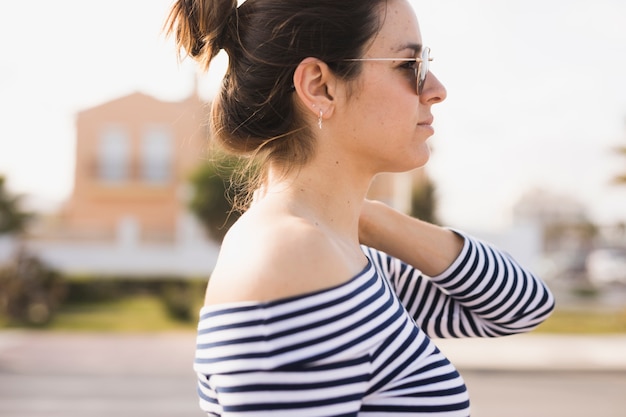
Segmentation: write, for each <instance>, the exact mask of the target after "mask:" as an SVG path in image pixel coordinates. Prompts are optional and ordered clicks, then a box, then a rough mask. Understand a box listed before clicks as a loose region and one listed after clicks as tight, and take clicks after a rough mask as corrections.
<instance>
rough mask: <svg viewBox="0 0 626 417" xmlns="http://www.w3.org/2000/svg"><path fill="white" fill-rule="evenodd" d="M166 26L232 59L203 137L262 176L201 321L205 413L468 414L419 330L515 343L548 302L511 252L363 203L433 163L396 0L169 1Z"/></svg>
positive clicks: (413, 25) (433, 96)
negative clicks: (381, 185) (386, 177)
mask: <svg viewBox="0 0 626 417" xmlns="http://www.w3.org/2000/svg"><path fill="white" fill-rule="evenodd" d="M168 25H169V26H168V28H169V31H170V32H171V33H175V35H176V38H177V42H178V46H179V47H180V48H182V49H184V50H185V51H186V53H188V54H189V55H191V56H193V57H194V58H196V59H198V60H199V61H200V62H202V63H203V64H204V65H205V66H208V65H209V63H210V61H211V59H212V58H213V57H214V56H215V55H216V53H217V52H218V51H219V50H221V49H224V50H225V51H226V52H227V53H228V55H229V58H230V60H229V66H228V70H227V73H226V76H225V78H224V81H223V85H222V89H221V92H220V94H219V95H218V97H217V98H216V99H215V101H214V103H213V109H212V115H211V124H212V129H213V137H214V139H215V140H217V141H218V142H219V143H220V144H221V145H223V146H224V147H225V148H226V149H227V150H229V151H231V152H233V153H235V154H238V155H244V156H252V157H255V158H256V159H255V160H257V161H260V162H258V163H259V164H260V166H261V168H262V169H261V173H260V176H259V181H258V182H256V183H255V184H254V186H253V187H252V188H253V189H256V192H255V198H254V202H253V204H252V205H251V206H250V207H249V209H247V210H246V211H245V213H244V214H243V215H242V216H241V218H240V219H239V220H238V221H237V222H236V223H235V225H234V226H233V227H232V228H231V229H230V230H229V231H228V233H227V235H226V237H225V238H224V241H223V244H222V248H221V251H220V255H219V259H218V261H217V264H216V266H215V270H214V272H213V274H212V276H211V280H210V282H209V285H208V288H207V292H206V302H205V306H204V307H203V309H202V311H201V317H200V323H199V331H198V346H197V355H196V361H195V369H196V371H197V372H198V376H199V388H198V392H199V395H200V403H201V407H202V408H203V409H204V410H205V411H206V412H207V413H208V414H210V415H221V416H239V415H242V416H244V415H245V416H259V415H263V416H265V415H271V416H356V415H359V416H361V415H363V416H382V415H385V416H392V415H394V416H395V415H411V416H417V415H441V416H467V415H468V414H469V399H468V395H467V390H466V388H465V385H464V383H463V380H462V378H461V377H460V376H459V374H458V372H457V371H456V370H455V369H454V367H453V366H452V365H451V364H450V362H449V361H448V360H447V359H446V358H445V357H444V356H443V355H442V354H441V352H439V350H438V349H437V347H436V346H435V344H434V343H433V342H432V341H431V339H430V337H469V336H485V337H491V336H500V335H509V334H514V333H519V332H525V331H528V330H531V329H532V328H534V327H536V326H537V325H538V324H539V323H541V322H542V321H543V320H545V319H546V318H547V316H548V315H549V313H550V311H551V310H552V308H553V298H552V295H551V294H550V293H549V291H548V290H547V289H546V288H545V286H544V285H543V283H542V282H541V281H539V280H538V279H537V278H535V277H534V276H533V275H532V274H531V273H530V272H528V271H527V270H524V269H523V268H522V267H520V266H519V265H518V264H517V263H515V261H513V260H512V259H511V258H510V257H509V256H507V255H506V254H504V253H502V252H499V251H497V250H496V249H494V248H492V247H490V246H488V245H487V244H485V243H481V242H479V241H477V240H474V239H472V238H471V237H469V236H466V235H464V234H462V233H460V232H455V231H451V230H449V229H445V228H440V227H437V226H434V225H431V224H428V223H425V222H422V221H420V220H418V219H414V218H411V217H409V216H406V215H404V214H401V213H399V212H397V211H395V210H393V209H391V208H390V207H388V206H386V205H384V204H382V203H379V202H374V201H368V200H366V198H365V196H366V193H367V190H368V187H369V184H370V182H371V181H372V178H373V177H374V176H375V175H376V174H378V173H380V172H400V171H406V170H410V169H413V168H417V167H420V166H422V165H424V164H425V163H426V161H427V160H428V158H429V150H428V146H427V144H426V141H427V139H428V138H429V137H430V136H431V135H432V134H433V128H432V123H433V116H432V113H431V107H432V106H433V104H436V103H439V102H441V101H442V100H444V99H445V97H446V91H445V89H444V87H443V85H442V84H441V83H440V82H439V80H438V79H437V78H436V77H435V75H434V74H433V73H432V72H429V70H428V64H429V60H430V58H429V49H428V48H426V47H425V46H424V45H423V43H422V38H421V34H420V30H419V27H418V22H417V19H416V17H415V14H414V11H413V9H412V7H411V6H410V4H409V3H408V2H407V1H406V0H370V1H366V0H342V1H338V0H315V1H310V0H248V1H246V2H244V3H243V4H242V5H241V6H240V7H239V8H237V2H236V1H234V0H221V1H218V0H205V1H201V0H186V1H183V0H179V1H178V2H177V3H176V4H175V5H174V8H173V9H172V12H171V14H170V16H169V20H168Z"/></svg>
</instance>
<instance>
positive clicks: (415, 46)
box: [394, 42, 422, 55]
mask: <svg viewBox="0 0 626 417" xmlns="http://www.w3.org/2000/svg"><path fill="white" fill-rule="evenodd" d="M407 49H410V50H412V51H413V52H414V53H415V55H417V54H418V53H420V52H421V50H422V44H421V43H414V42H408V43H404V44H402V45H400V46H398V47H397V48H395V49H394V52H402V51H404V50H407Z"/></svg>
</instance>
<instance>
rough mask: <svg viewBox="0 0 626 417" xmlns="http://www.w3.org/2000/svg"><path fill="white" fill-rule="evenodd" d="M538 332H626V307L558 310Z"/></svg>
mask: <svg viewBox="0 0 626 417" xmlns="http://www.w3.org/2000/svg"><path fill="white" fill-rule="evenodd" d="M535 331H536V332H539V333H556V334H620V333H621V334H626V308H624V309H622V310H621V311H620V310H556V311H555V312H554V313H553V314H552V316H550V318H549V319H548V320H546V321H545V322H544V323H542V324H541V325H540V326H539V327H538V328H537V330H535Z"/></svg>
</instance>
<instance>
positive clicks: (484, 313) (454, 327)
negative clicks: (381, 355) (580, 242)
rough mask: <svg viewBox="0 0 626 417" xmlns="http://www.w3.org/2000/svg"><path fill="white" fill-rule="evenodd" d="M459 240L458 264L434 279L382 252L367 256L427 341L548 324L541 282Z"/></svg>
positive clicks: (549, 299) (504, 258) (491, 251)
mask: <svg viewBox="0 0 626 417" xmlns="http://www.w3.org/2000/svg"><path fill="white" fill-rule="evenodd" d="M457 233H458V232H457ZM459 234H460V233H459ZM461 236H463V237H464V239H465V242H464V246H463V249H462V251H461V253H460V254H459V256H458V258H457V259H456V260H455V261H454V262H453V263H452V265H450V266H449V267H448V268H447V269H446V270H445V271H444V272H443V273H441V274H440V275H438V276H434V277H427V276H425V275H423V274H422V273H421V272H420V271H419V270H417V269H415V268H413V267H411V266H409V265H406V264H405V263H403V262H401V261H399V260H398V259H395V258H392V257H390V256H387V255H386V254H384V253H382V252H378V251H376V250H373V249H369V248H368V249H367V251H368V253H369V256H370V258H371V259H372V260H373V261H374V263H375V264H376V265H377V266H378V267H379V268H380V269H381V270H382V273H383V274H384V275H386V276H387V278H388V279H389V280H390V281H391V282H392V285H393V286H394V288H395V290H396V293H397V295H398V297H399V298H400V300H401V302H402V303H403V304H404V306H405V308H406V309H407V311H408V312H409V314H410V315H411V316H412V317H413V319H414V320H415V321H416V323H417V324H418V325H419V326H420V327H421V328H422V329H423V330H424V331H425V332H426V333H427V334H428V335H429V336H431V337H439V338H445V337H477V336H478V337H495V336H504V335H511V334H516V333H523V332H527V331H530V330H532V329H534V328H535V327H536V326H538V325H539V324H540V323H542V322H543V321H544V320H545V319H546V318H548V316H549V315H550V313H551V312H552V310H553V309H554V298H553V296H552V294H551V292H550V291H549V289H548V288H547V287H546V286H545V284H544V283H543V282H542V281H541V280H540V279H538V278H537V277H535V276H534V275H533V274H532V273H531V272H530V271H528V270H526V269H524V268H522V267H521V266H520V265H519V264H518V263H517V262H516V261H515V260H514V259H512V258H511V257H510V256H509V255H507V254H505V253H503V252H501V251H499V250H497V249H495V248H494V247H492V246H491V245H489V244H487V243H485V242H481V241H479V240H476V239H473V238H471V237H469V236H466V235H462V234H461Z"/></svg>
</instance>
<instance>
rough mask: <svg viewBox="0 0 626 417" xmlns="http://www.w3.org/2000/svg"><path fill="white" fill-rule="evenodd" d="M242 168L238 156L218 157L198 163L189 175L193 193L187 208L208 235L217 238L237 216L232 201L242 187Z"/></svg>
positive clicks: (224, 232)
mask: <svg viewBox="0 0 626 417" xmlns="http://www.w3.org/2000/svg"><path fill="white" fill-rule="evenodd" d="M241 167H242V162H241V160H240V159H239V158H235V157H227V156H219V157H216V158H215V160H213V161H209V162H206V163H204V164H202V165H200V166H199V167H198V168H197V169H196V171H194V173H193V174H192V176H191V185H192V188H193V191H194V192H193V197H192V199H191V201H190V204H189V208H190V210H191V211H192V213H194V215H195V216H196V217H197V218H198V219H199V220H200V222H201V223H202V225H203V226H204V229H205V231H206V232H207V233H208V235H209V236H211V237H212V238H214V239H216V240H218V241H221V240H222V239H223V238H224V235H225V234H226V232H227V231H228V229H229V228H230V227H231V226H232V225H233V223H234V222H235V221H236V220H237V219H238V218H239V216H240V213H239V212H237V210H234V209H233V201H235V199H236V197H237V195H238V193H240V192H241V189H242V186H241V181H240V179H241V175H240V173H241V172H242V169H241ZM244 179H245V178H244Z"/></svg>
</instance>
